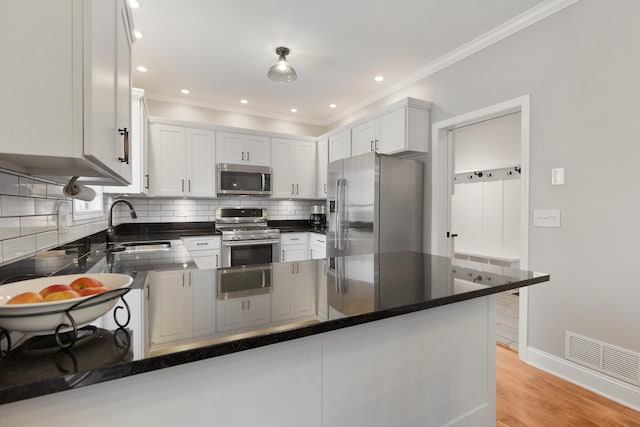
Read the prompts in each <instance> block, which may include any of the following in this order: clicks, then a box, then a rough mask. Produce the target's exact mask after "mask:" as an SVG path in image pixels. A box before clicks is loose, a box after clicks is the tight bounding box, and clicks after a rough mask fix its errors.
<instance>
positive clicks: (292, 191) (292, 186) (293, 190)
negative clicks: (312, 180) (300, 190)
mask: <svg viewBox="0 0 640 427" xmlns="http://www.w3.org/2000/svg"><path fill="white" fill-rule="evenodd" d="M291 194H296V187H295V184H291Z"/></svg>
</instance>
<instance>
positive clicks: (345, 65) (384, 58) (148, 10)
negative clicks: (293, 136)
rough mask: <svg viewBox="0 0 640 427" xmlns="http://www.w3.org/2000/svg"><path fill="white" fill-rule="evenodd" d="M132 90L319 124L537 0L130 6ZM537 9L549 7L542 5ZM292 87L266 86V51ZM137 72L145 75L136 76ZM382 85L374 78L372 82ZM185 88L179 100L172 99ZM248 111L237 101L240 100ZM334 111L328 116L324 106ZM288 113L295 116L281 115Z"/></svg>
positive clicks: (276, 0) (151, 2) (150, 2)
mask: <svg viewBox="0 0 640 427" xmlns="http://www.w3.org/2000/svg"><path fill="white" fill-rule="evenodd" d="M140 1H141V3H142V6H141V7H140V8H139V9H134V10H133V18H134V23H135V27H136V29H137V30H139V31H140V32H142V33H143V35H144V37H143V38H142V39H139V40H137V41H136V43H135V45H134V47H133V64H132V65H133V85H134V87H140V88H143V89H145V94H146V96H147V97H148V98H150V99H162V100H167V101H173V102H183V103H189V104H194V105H201V106H209V107H212V108H217V109H223V110H229V111H241V112H246V113H247V114H257V115H264V116H267V117H276V118H281V119H289V120H295V121H300V122H306V123H311V124H320V125H326V124H328V123H331V122H332V121H334V120H336V119H338V118H340V117H341V115H345V114H346V113H347V110H349V109H352V108H353V107H355V106H360V105H362V103H363V102H367V101H368V102H371V101H373V100H375V99H377V98H380V97H382V96H384V95H386V94H387V93H388V92H389V90H390V88H392V87H397V86H398V85H399V84H402V82H404V81H407V78H408V76H411V75H415V74H416V72H419V70H422V69H425V67H427V66H428V65H429V64H432V63H434V61H437V60H438V59H439V58H442V57H443V56H445V55H447V54H448V53H450V52H452V51H454V50H455V49H457V48H459V47H461V46H463V45H465V44H466V43H468V42H470V41H472V40H473V39H476V38H477V37H480V36H482V35H483V34H485V33H487V32H489V31H491V30H493V29H495V28H496V27H499V26H500V25H501V24H503V23H505V22H507V21H510V20H513V19H514V18H515V17H517V16H518V15H521V14H523V13H524V12H526V11H528V10H529V9H531V8H533V7H534V6H537V5H539V4H541V3H545V2H543V1H542V0H482V1H478V0H373V1H372V0H321V1H310V0H269V1H264V0H262V1H261V0H182V1H176V0H140ZM546 3H549V0H547V2H546ZM278 46H286V47H289V48H290V49H291V54H290V55H289V57H288V60H289V62H290V63H291V65H292V66H293V67H294V68H295V69H296V72H297V73H298V80H297V81H295V82H293V83H289V84H285V83H275V82H272V81H271V80H269V79H267V76H266V74H267V71H268V69H269V67H270V66H271V65H273V64H274V63H275V62H276V60H277V56H276V54H275V48H276V47H278ZM139 65H143V66H145V67H146V68H147V69H148V72H146V73H141V72H139V71H136V69H135V68H136V67H137V66H139ZM379 74H380V75H383V76H384V81H383V82H381V83H377V82H375V81H374V77H375V76H376V75H379ZM183 88H186V89H189V90H190V91H191V93H190V94H189V95H182V94H181V93H180V90H181V89H183ZM243 98H244V99H247V100H248V101H249V103H248V104H246V105H242V104H240V99H243ZM331 103H335V104H337V108H335V109H331V108H329V107H328V105H329V104H331ZM292 107H296V108H298V113H291V112H290V111H289V110H290V108H292Z"/></svg>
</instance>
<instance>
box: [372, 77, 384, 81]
mask: <svg viewBox="0 0 640 427" xmlns="http://www.w3.org/2000/svg"><path fill="white" fill-rule="evenodd" d="M373 80H375V81H377V82H381V81H383V80H384V77H382V76H376V77H375V79H373Z"/></svg>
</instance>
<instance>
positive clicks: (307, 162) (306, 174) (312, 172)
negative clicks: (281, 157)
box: [293, 141, 316, 199]
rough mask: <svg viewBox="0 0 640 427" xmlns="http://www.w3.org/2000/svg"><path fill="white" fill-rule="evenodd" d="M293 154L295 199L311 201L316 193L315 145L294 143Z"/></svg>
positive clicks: (302, 142) (310, 142)
mask: <svg viewBox="0 0 640 427" xmlns="http://www.w3.org/2000/svg"><path fill="white" fill-rule="evenodd" d="M293 153H294V156H293V165H294V179H293V180H294V182H295V183H296V197H299V198H301V199H313V198H314V197H315V191H316V143H315V142H312V141H296V142H295V150H294V151H293Z"/></svg>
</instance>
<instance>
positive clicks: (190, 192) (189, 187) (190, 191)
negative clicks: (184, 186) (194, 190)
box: [188, 180, 191, 193]
mask: <svg viewBox="0 0 640 427" xmlns="http://www.w3.org/2000/svg"><path fill="white" fill-rule="evenodd" d="M188 181H189V193H191V180H188Z"/></svg>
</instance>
